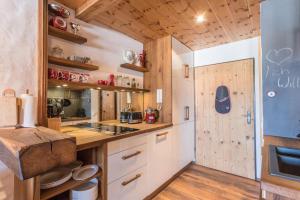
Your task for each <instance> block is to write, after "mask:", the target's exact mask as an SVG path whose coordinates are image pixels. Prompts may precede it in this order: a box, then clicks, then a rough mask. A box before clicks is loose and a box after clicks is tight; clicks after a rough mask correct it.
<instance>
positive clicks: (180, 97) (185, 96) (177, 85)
mask: <svg viewBox="0 0 300 200" xmlns="http://www.w3.org/2000/svg"><path fill="white" fill-rule="evenodd" d="M172 47H173V50H172V113H173V115H172V120H173V124H175V125H177V124H182V123H185V122H188V121H194V68H193V52H192V51H191V50H190V49H188V48H187V47H185V46H184V45H183V44H181V43H180V42H178V41H177V40H176V39H173V40H172ZM185 65H188V66H189V70H188V77H186V76H185V75H186V72H185ZM186 107H188V108H189V119H188V120H186V119H185V118H186V112H187V111H186Z"/></svg>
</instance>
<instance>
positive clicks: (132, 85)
mask: <svg viewBox="0 0 300 200" xmlns="http://www.w3.org/2000/svg"><path fill="white" fill-rule="evenodd" d="M131 87H132V88H136V81H135V78H132V81H131Z"/></svg>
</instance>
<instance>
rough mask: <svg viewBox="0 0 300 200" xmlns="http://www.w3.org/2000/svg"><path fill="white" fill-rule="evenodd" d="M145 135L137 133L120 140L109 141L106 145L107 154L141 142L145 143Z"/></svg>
mask: <svg viewBox="0 0 300 200" xmlns="http://www.w3.org/2000/svg"><path fill="white" fill-rule="evenodd" d="M146 141H147V139H146V135H138V136H134V137H129V138H125V139H122V140H117V141H113V142H109V143H108V146H107V148H108V149H107V151H108V155H112V154H115V153H118V152H121V151H124V150H127V149H130V148H132V147H136V146H139V145H141V144H146Z"/></svg>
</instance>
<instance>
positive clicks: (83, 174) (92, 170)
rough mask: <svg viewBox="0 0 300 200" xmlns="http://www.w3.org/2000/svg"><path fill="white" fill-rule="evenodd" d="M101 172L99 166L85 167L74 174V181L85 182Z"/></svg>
mask: <svg viewBox="0 0 300 200" xmlns="http://www.w3.org/2000/svg"><path fill="white" fill-rule="evenodd" d="M98 170H99V167H98V165H85V166H83V167H81V168H80V169H78V170H75V171H74V172H73V179H74V180H76V181H83V180H86V179H88V178H91V177H92V176H94V175H95V174H96V173H97V172H98Z"/></svg>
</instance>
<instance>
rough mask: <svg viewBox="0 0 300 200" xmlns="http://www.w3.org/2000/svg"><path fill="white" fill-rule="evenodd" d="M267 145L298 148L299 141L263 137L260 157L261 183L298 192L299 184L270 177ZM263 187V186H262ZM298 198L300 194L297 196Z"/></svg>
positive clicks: (299, 189)
mask: <svg viewBox="0 0 300 200" xmlns="http://www.w3.org/2000/svg"><path fill="white" fill-rule="evenodd" d="M269 145H275V146H282V147H290V148H296V149H299V148H300V140H297V139H289V138H280V137H273V136H264V147H263V157H262V161H263V163H262V178H261V180H262V182H266V183H271V184H274V185H277V186H280V187H285V188H289V189H293V190H297V191H300V182H297V181H292V180H288V179H284V178H281V177H278V176H272V175H270V173H269ZM262 187H263V184H262ZM299 196H300V194H299Z"/></svg>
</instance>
